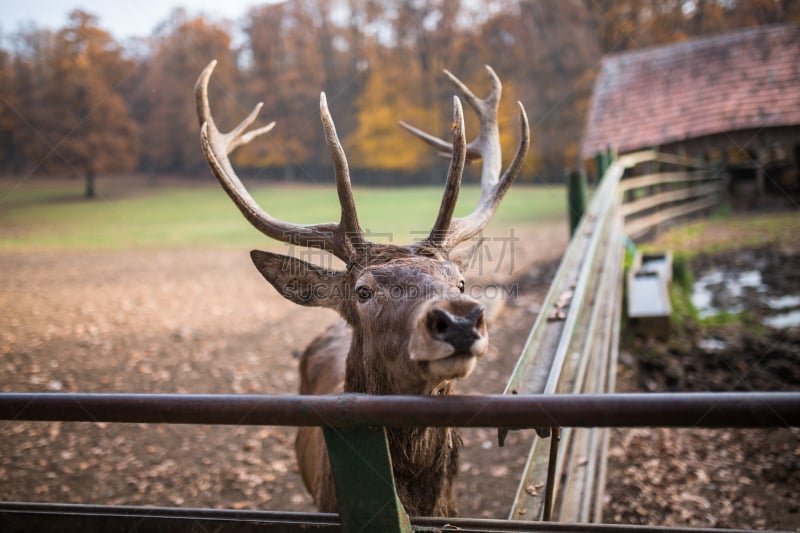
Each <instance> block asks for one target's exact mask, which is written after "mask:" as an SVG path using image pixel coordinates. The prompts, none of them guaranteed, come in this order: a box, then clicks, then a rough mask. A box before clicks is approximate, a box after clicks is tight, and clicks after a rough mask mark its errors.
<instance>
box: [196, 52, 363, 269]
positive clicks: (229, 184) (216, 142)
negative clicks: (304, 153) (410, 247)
mask: <svg viewBox="0 0 800 533" xmlns="http://www.w3.org/2000/svg"><path fill="white" fill-rule="evenodd" d="M216 65H217V62H216V61H212V62H211V63H209V64H208V66H207V67H206V68H205V69H204V70H203V72H202V73H201V74H200V77H199V78H198V79H197V83H196V84H195V97H196V104H197V117H198V119H199V121H200V144H201V146H202V148H203V153H204V154H205V157H206V160H207V161H208V164H209V166H210V167H211V170H212V171H213V173H214V175H215V176H216V177H217V181H219V183H220V185H222V188H223V189H224V190H225V192H227V193H228V196H229V197H230V198H231V200H233V203H234V204H235V205H236V207H238V208H239V211H241V212H242V214H243V215H244V217H245V218H246V219H247V220H248V221H249V222H250V223H251V224H252V225H253V227H255V228H256V229H258V230H259V231H260V232H261V233H263V234H264V235H266V236H267V237H270V238H273V239H275V240H277V241H281V242H286V243H290V244H297V245H299V246H306V247H310V248H319V249H322V250H326V251H329V252H331V253H333V254H334V255H336V256H337V257H339V258H340V259H342V260H344V261H348V260H349V259H350V257H351V252H352V250H351V248H350V246H348V245H346V243H345V240H344V239H340V238H337V236H338V235H339V226H338V225H336V224H313V225H302V224H290V223H287V222H283V221H281V220H278V219H275V218H273V217H272V216H271V215H270V214H269V213H267V212H266V211H264V209H262V208H261V206H260V205H258V203H257V202H256V201H255V200H254V199H253V197H252V196H251V195H250V193H249V192H248V191H247V188H246V187H245V186H244V184H242V180H241V179H239V177H238V176H237V175H236V172H235V171H234V170H233V166H232V165H231V162H230V159H229V158H228V155H229V154H231V153H232V152H233V151H234V150H235V149H236V148H238V147H240V146H243V145H245V144H247V143H249V142H250V141H252V140H253V139H254V138H256V137H258V136H259V135H263V134H265V133H267V132H268V131H270V130H271V129H272V128H273V127H274V126H275V123H274V122H271V123H270V124H267V125H266V126H264V127H261V128H258V129H255V130H253V131H250V132H247V131H246V130H247V128H249V127H250V126H251V125H252V124H253V122H255V120H256V118H257V117H258V113H259V111H260V110H261V104H258V105H256V106H255V107H254V109H253V110H252V111H251V112H250V114H249V115H248V116H247V117H246V118H245V119H244V120H242V122H240V123H239V125H238V126H236V127H235V128H234V129H233V130H231V131H229V132H228V133H222V132H220V131H219V129H218V128H217V126H216V124H215V122H214V118H213V117H212V115H211V106H210V104H209V101H208V83H209V80H210V79H211V74H212V73H213V72H214V67H215V66H216Z"/></svg>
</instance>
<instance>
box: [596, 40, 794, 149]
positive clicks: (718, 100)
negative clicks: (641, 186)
mask: <svg viewBox="0 0 800 533" xmlns="http://www.w3.org/2000/svg"><path fill="white" fill-rule="evenodd" d="M794 125H800V26H794V25H787V26H761V27H757V28H753V29H748V30H744V31H738V32H734V33H726V34H720V35H715V36H712V37H705V38H700V39H693V40H690V41H686V42H682V43H678V44H671V45H667V46H659V47H655V48H649V49H645V50H640V51H636V52H629V53H621V54H615V55H609V56H606V57H605V58H604V59H603V62H602V67H601V71H600V75H599V76H598V78H597V81H596V82H595V87H594V94H593V95H592V103H591V107H590V109H589V117H588V120H587V125H586V131H585V134H584V139H583V145H582V147H581V153H582V155H583V157H584V158H589V157H592V156H593V155H594V154H595V153H597V152H598V151H601V150H605V149H606V148H607V147H609V146H611V147H612V148H614V149H616V150H618V151H619V152H630V151H632V150H637V149H641V148H649V147H652V146H657V145H661V144H666V143H671V142H675V141H681V140H684V139H691V138H695V137H701V136H704V135H711V134H714V133H721V132H726V131H735V130H744V129H753V128H755V129H759V128H769V127H776V126H794Z"/></svg>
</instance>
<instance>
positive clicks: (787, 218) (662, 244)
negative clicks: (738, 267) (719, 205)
mask: <svg viewBox="0 0 800 533" xmlns="http://www.w3.org/2000/svg"><path fill="white" fill-rule="evenodd" d="M799 232H800V216H798V213H797V212H796V211H788V212H777V213H775V212H772V213H755V214H751V213H745V214H732V213H731V212H730V210H729V209H723V210H722V211H720V212H718V213H717V214H716V215H715V216H713V217H712V218H708V219H703V220H698V221H696V222H691V223H689V224H682V225H679V226H676V227H675V228H673V229H670V230H669V231H667V232H665V233H664V234H662V235H660V236H659V237H658V238H657V239H656V240H655V241H653V242H651V243H647V244H646V245H645V246H643V247H642V249H643V250H645V251H650V250H672V251H673V252H680V253H683V254H685V255H686V256H687V257H688V258H692V257H694V256H695V255H697V254H703V253H708V254H713V253H718V252H723V251H726V250H734V249H738V248H748V247H754V246H762V245H767V244H774V243H792V242H796V240H797V235H798V233H799Z"/></svg>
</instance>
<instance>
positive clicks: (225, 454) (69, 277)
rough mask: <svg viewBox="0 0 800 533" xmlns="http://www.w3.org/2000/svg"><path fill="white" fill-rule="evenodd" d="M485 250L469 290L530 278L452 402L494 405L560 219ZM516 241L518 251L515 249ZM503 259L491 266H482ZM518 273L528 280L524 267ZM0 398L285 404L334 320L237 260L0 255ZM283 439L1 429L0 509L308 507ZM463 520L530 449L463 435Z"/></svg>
mask: <svg viewBox="0 0 800 533" xmlns="http://www.w3.org/2000/svg"><path fill="white" fill-rule="evenodd" d="M519 236H520V237H521V241H520V242H519V243H518V244H517V245H515V247H514V250H513V251H514V255H513V263H512V262H511V261H510V259H511V255H510V253H509V252H510V251H511V250H509V249H507V250H506V251H505V253H504V252H503V250H502V249H497V248H496V246H502V244H500V243H499V241H500V240H499V239H498V243H495V244H490V245H489V246H495V248H494V249H487V250H486V252H487V253H486V255H485V257H486V258H487V261H486V262H484V263H483V264H482V265H481V268H480V269H476V270H480V271H479V272H473V273H472V274H473V275H472V276H471V277H472V279H473V280H477V281H478V282H479V283H484V284H486V283H508V282H509V280H513V279H514V278H515V277H516V276H518V275H519V274H520V273H521V272H523V271H531V272H533V275H532V276H530V275H528V276H526V280H528V281H530V280H533V281H534V283H532V284H531V283H526V285H525V287H524V288H523V290H522V291H521V292H520V293H519V298H518V300H517V301H514V302H509V303H508V305H506V306H505V309H504V310H503V312H502V314H501V315H500V319H499V320H498V321H496V322H495V323H494V324H493V325H492V326H491V329H490V338H491V339H492V349H491V350H490V353H489V354H488V356H487V357H485V358H484V359H483V360H482V361H481V362H480V363H479V366H478V368H477V369H476V371H475V372H474V373H473V375H472V376H471V377H470V378H469V379H467V380H466V381H465V382H463V384H462V385H461V386H460V387H459V392H463V393H499V392H502V390H503V387H504V385H505V382H506V380H507V378H508V376H509V375H510V373H511V370H512V369H513V366H514V363H515V360H516V357H517V355H518V354H519V352H520V351H521V349H522V345H523V342H524V341H525V338H526V335H527V332H528V330H529V329H530V327H531V326H532V324H533V321H534V320H535V318H536V312H537V311H538V307H537V302H541V300H542V299H543V297H544V292H545V291H546V288H547V285H548V283H549V277H550V276H551V275H552V274H553V271H554V266H555V265H556V263H557V260H558V258H559V256H560V255H561V253H562V252H563V249H564V247H565V246H566V241H567V228H566V224H565V223H561V222H553V223H549V224H545V225H540V226H539V227H537V228H532V229H529V230H523V231H522V232H521V233H519ZM523 243H524V245H523ZM501 256H503V257H504V260H503V263H502V264H497V263H496V261H497V260H498V259H499V258H500V257H501ZM531 269H532V270H531ZM0 273H2V274H1V275H0V390H3V391H7V392H8V391H19V392H22V391H51V392H57V391H59V392H60V391H63V392H148V393H229V394H244V393H259V394H287V393H296V391H297V388H298V374H297V360H296V358H295V357H294V356H293V354H296V353H297V352H298V351H300V350H302V349H303V348H304V347H305V345H306V344H307V343H308V342H310V341H311V339H312V338H313V336H315V335H316V334H318V333H321V332H322V331H323V330H324V329H325V327H326V326H327V325H328V324H329V323H331V322H333V321H334V320H336V318H337V317H336V315H335V314H334V313H333V312H330V311H327V310H320V309H309V308H303V307H300V306H297V305H294V304H291V303H289V302H288V301H286V300H284V299H282V298H281V297H280V296H279V295H278V294H277V293H276V292H275V291H274V290H273V289H272V287H271V286H269V285H268V284H267V283H266V282H265V281H264V280H263V278H261V276H260V274H258V272H257V271H256V270H255V268H254V267H253V266H252V264H251V263H250V259H249V257H248V254H247V251H246V250H241V251H239V250H213V251H203V250H191V251H186V250H180V251H125V252H93V253H56V252H48V253H5V254H1V255H0ZM294 432H295V430H294V428H277V427H268V428H251V427H211V426H167V425H156V424H153V425H147V424H136V425H133V424H102V423H101V424H88V423H22V422H0V435H2V437H0V479H2V480H3V482H2V483H0V499H2V500H5V501H45V502H74V503H98V504H124V505H177V506H186V507H218V508H246V509H274V510H288V511H311V510H313V506H312V502H311V499H310V497H309V496H308V494H307V493H306V491H305V489H304V487H303V484H302V481H301V479H300V477H299V475H298V472H297V466H296V463H295V459H294V451H293V450H294ZM463 436H464V443H465V449H464V452H463V455H462V461H461V475H460V478H459V487H458V490H459V494H460V505H461V513H462V515H464V516H481V517H502V518H505V517H506V515H507V512H508V509H509V508H510V507H511V498H512V497H513V494H514V491H515V490H516V484H517V479H516V473H517V472H519V471H520V469H521V468H522V466H523V465H524V462H525V459H526V455H527V449H528V447H529V444H530V440H531V438H532V434H531V432H529V431H523V432H515V433H514V434H512V435H511V436H510V437H509V439H508V441H507V443H506V446H505V447H503V448H498V447H497V443H496V431H495V430H489V429H465V430H464V431H463Z"/></svg>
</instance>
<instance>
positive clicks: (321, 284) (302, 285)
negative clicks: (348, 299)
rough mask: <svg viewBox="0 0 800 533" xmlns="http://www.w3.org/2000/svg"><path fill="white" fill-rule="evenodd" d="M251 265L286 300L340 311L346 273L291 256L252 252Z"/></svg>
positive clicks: (258, 251)
mask: <svg viewBox="0 0 800 533" xmlns="http://www.w3.org/2000/svg"><path fill="white" fill-rule="evenodd" d="M250 258H251V259H252V260H253V264H254V265H256V268H257V269H258V271H259V272H261V275H262V276H264V279H266V280H267V281H269V282H270V283H271V284H272V286H273V287H275V288H276V289H277V290H278V292H279V293H281V296H283V297H284V298H286V299H287V300H291V301H292V302H294V303H296V304H300V305H306V306H309V307H328V308H330V309H339V308H340V306H341V303H342V301H343V300H344V294H345V283H344V282H345V273H344V272H338V271H336V270H327V269H325V268H322V267H319V266H317V265H313V264H311V263H307V262H306V261H302V260H300V259H296V258H294V257H289V256H286V255H280V254H273V253H271V252H262V251H260V250H253V251H251V252H250Z"/></svg>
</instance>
